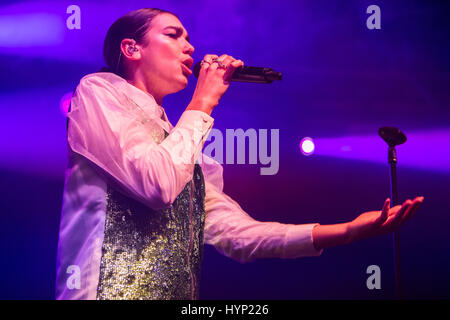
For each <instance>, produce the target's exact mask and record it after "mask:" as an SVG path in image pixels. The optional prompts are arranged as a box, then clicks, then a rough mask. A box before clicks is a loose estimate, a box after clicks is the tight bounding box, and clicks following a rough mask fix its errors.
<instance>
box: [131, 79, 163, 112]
mask: <svg viewBox="0 0 450 320" xmlns="http://www.w3.org/2000/svg"><path fill="white" fill-rule="evenodd" d="M127 81H128V83H130V84H132V85H133V86H135V87H136V88H138V89H141V90H142V91H144V92H146V93H148V94H150V95H151V96H152V97H153V98H154V99H155V101H156V103H157V104H158V105H159V106H162V101H163V99H164V96H165V95H163V94H158V92H156V91H155V90H153V88H155V87H156V86H154V85H151V84H150V83H148V82H147V81H146V80H145V77H143V76H142V75H141V74H138V73H135V74H134V77H132V78H131V79H127Z"/></svg>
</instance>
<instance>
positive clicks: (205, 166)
mask: <svg viewBox="0 0 450 320" xmlns="http://www.w3.org/2000/svg"><path fill="white" fill-rule="evenodd" d="M205 159H206V161H205ZM202 170H203V173H204V176H205V185H206V187H205V189H206V201H205V211H206V219H205V243H208V244H211V245H214V246H215V247H216V249H217V250H218V251H219V252H221V253H222V254H223V255H225V256H227V257H230V258H232V259H234V260H237V261H239V262H242V263H244V262H250V261H252V260H254V259H257V258H299V257H304V256H319V255H321V254H322V252H323V249H322V250H317V249H316V248H315V247H314V244H313V239H312V229H313V228H314V227H315V226H316V225H318V224H317V223H311V224H283V223H278V222H261V221H256V220H255V219H253V218H252V217H251V216H250V215H249V214H247V213H246V212H245V211H244V210H243V209H242V208H241V207H240V205H239V204H238V203H237V202H236V201H234V200H233V199H231V198H230V197H229V196H228V195H226V194H225V193H224V192H223V176H222V173H223V169H222V166H221V165H220V164H219V163H217V162H216V161H214V160H213V159H211V158H209V157H206V156H205V155H203V161H202Z"/></svg>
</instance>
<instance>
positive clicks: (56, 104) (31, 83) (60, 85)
mask: <svg viewBox="0 0 450 320" xmlns="http://www.w3.org/2000/svg"><path fill="white" fill-rule="evenodd" d="M71 4H77V5H78V6H80V8H81V30H69V29H67V27H66V19H67V17H68V16H69V14H67V13H66V8H67V7H68V6H69V5H71ZM372 4H377V5H378V6H380V8H381V27H382V29H381V30H368V29H367V28H366V19H367V17H368V16H369V15H368V14H366V8H367V7H368V6H369V5H372ZM142 7H159V8H162V9H167V10H169V11H173V12H174V13H176V14H178V15H179V16H180V18H181V21H182V23H183V25H184V26H185V27H186V29H187V30H188V32H189V34H190V37H191V42H192V43H193V45H194V46H195V48H196V50H195V53H194V60H195V61H196V62H197V61H200V60H201V59H202V57H203V55H204V54H207V53H216V54H222V53H227V54H230V55H232V56H234V57H235V58H240V59H242V60H243V61H244V62H245V64H246V65H249V66H268V67H272V68H274V69H275V70H277V71H280V72H282V73H283V80H282V81H281V82H277V83H273V84H271V85H257V84H243V83H233V84H232V86H231V88H230V89H229V90H228V92H227V93H226V95H225V96H224V97H223V98H222V101H221V103H220V105H219V107H218V108H216V110H214V112H213V114H212V116H213V117H214V118H215V124H214V127H215V128H217V129H220V130H222V132H225V129H227V128H231V129H237V128H242V129H244V130H246V129H249V128H254V129H256V130H258V129H279V130H280V169H279V172H278V174H276V175H273V176H261V175H260V167H261V166H262V165H260V164H258V165H237V164H234V165H224V179H225V192H226V193H227V194H229V195H230V196H231V197H232V198H234V199H235V200H236V201H237V202H239V203H240V204H241V206H242V207H243V209H244V210H246V211H247V212H248V213H249V214H250V215H252V216H253V217H254V218H255V219H258V220H261V221H279V222H283V223H310V222H319V223H322V224H329V223H339V222H344V221H349V220H350V219H353V218H354V217H356V216H357V215H358V214H359V213H362V212H364V211H368V210H379V209H381V206H382V204H383V202H384V199H385V198H386V197H388V196H389V175H388V166H387V163H386V157H387V147H386V145H385V143H384V142H383V141H382V140H381V139H380V138H379V137H378V136H377V131H378V128H380V127H381V126H396V127H399V128H401V129H402V130H403V131H404V132H405V133H406V135H407V136H408V141H407V142H406V144H405V145H402V146H399V147H398V148H397V151H398V159H399V165H398V179H399V195H400V200H401V201H404V200H405V199H407V198H412V197H415V196H418V195H422V196H424V197H425V202H424V204H423V206H422V208H421V210H420V211H419V212H418V214H417V215H416V216H415V217H414V219H412V220H411V221H409V222H408V223H407V224H406V225H405V226H404V227H402V229H401V246H402V261H403V272H404V287H405V297H406V298H425V299H432V298H449V297H450V274H449V264H450V250H449V249H450V248H449V244H450V232H449V230H450V228H449V227H450V205H449V203H448V198H447V197H448V194H449V187H448V185H449V182H450V151H449V147H450V103H449V102H450V94H449V77H450V73H449V64H450V63H449V41H448V40H449V23H448V12H450V5H449V4H448V1H441V2H439V1H416V0H414V1H413V0H409V1H406V0H405V1H379V0H377V1H364V0H359V1H356V0H347V1H332V0H327V1H324V0H314V1H313V0H311V1H297V0H289V1H283V2H281V3H278V2H276V1H259V2H257V1H243V0H240V1H222V2H211V1H132V0H129V1H126V3H124V2H123V1H77V2H76V3H73V2H67V1H30V2H25V1H22V2H20V1H2V3H1V5H0V73H1V74H2V77H1V80H0V136H1V137H2V138H1V139H0V177H1V178H0V181H1V182H0V192H1V193H0V194H1V202H0V212H1V221H0V223H1V227H2V232H1V249H0V250H1V252H0V256H1V259H2V260H1V266H0V270H1V275H2V276H1V278H2V280H1V281H0V298H3V299H52V298H53V295H54V289H53V288H54V278H55V258H56V245H57V239H58V226H59V214H60V208H61V199H62V190H63V183H64V169H65V166H66V136H65V134H66V133H65V118H64V115H63V114H62V113H61V111H60V100H61V98H62V97H63V96H64V95H65V94H66V93H68V92H71V91H72V90H73V89H74V88H75V87H76V85H77V84H78V82H79V80H80V78H81V77H83V76H84V75H85V74H88V73H92V72H95V71H97V70H98V69H99V68H100V67H102V66H103V65H104V64H103V61H102V55H101V52H102V44H103V39H104V36H105V34H106V31H107V29H108V27H109V26H110V25H111V24H112V22H114V21H115V20H116V19H117V18H118V17H120V16H121V15H123V14H125V13H127V12H128V11H131V10H134V9H138V8H142ZM194 88H195V78H194V77H191V78H190V83H189V86H188V88H186V89H185V90H184V91H182V92H180V93H178V94H175V95H172V96H169V97H167V98H166V100H165V101H164V105H163V106H164V108H165V109H166V112H167V114H168V116H169V119H170V120H171V122H172V123H173V124H176V122H177V120H178V118H179V116H180V115H181V113H182V112H183V110H184V108H185V107H186V106H187V104H188V103H189V100H190V98H191V96H192V93H193V90H194ZM303 137H312V138H313V139H314V141H315V143H316V152H315V154H314V155H312V156H310V157H305V156H304V155H302V153H301V152H300V150H299V149H298V144H299V142H300V140H301V139H302V138H303ZM372 264H376V265H378V266H380V268H381V290H368V289H367V287H366V279H367V277H368V275H367V274H366V268H367V267H368V266H369V265H372ZM393 283H394V275H393V263H392V246H391V236H381V237H376V238H372V239H367V240H363V241H360V242H358V243H354V244H351V245H348V246H345V247H336V248H331V249H328V250H325V251H324V253H323V255H322V256H321V257H318V258H316V257H314V258H303V259H295V260H289V259H287V260H282V259H263V260H257V261H255V262H252V263H248V264H240V263H238V262H235V261H233V260H230V259H228V258H226V257H224V256H222V255H220V254H219V253H218V252H217V251H216V250H215V249H214V248H213V247H211V246H206V247H205V259H204V264H203V274H202V283H201V286H202V288H201V298H202V299H329V298H334V299H390V298H393V297H394V285H393Z"/></svg>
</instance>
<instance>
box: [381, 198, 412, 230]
mask: <svg viewBox="0 0 450 320" xmlns="http://www.w3.org/2000/svg"><path fill="white" fill-rule="evenodd" d="M410 206H411V200H409V199H408V200H406V201H405V202H404V203H403V205H402V207H401V208H400V210H398V211H397V212H396V213H395V214H393V215H391V216H390V217H389V219H388V220H387V221H386V222H385V223H384V224H383V226H384V227H387V228H390V229H395V228H396V227H397V225H398V224H399V222H400V221H401V218H402V216H403V215H404V213H405V211H406V210H407V209H408V208H409V207H410Z"/></svg>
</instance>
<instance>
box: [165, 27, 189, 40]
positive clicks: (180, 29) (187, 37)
mask: <svg viewBox="0 0 450 320" xmlns="http://www.w3.org/2000/svg"><path fill="white" fill-rule="evenodd" d="M168 28H172V29H175V30H177V32H179V33H181V34H183V29H182V28H180V27H176V26H167V27H165V28H164V30H165V29H168ZM190 39H191V38H190V37H189V35H187V36H186V40H187V42H191V41H190Z"/></svg>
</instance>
